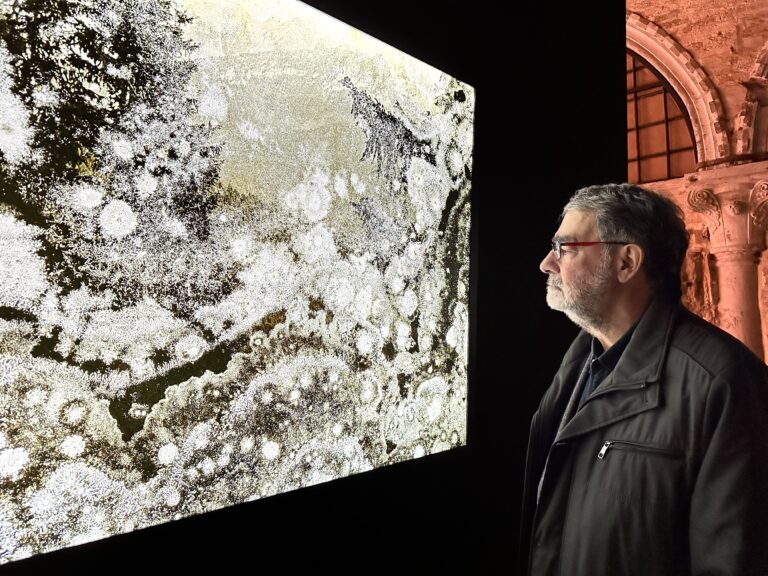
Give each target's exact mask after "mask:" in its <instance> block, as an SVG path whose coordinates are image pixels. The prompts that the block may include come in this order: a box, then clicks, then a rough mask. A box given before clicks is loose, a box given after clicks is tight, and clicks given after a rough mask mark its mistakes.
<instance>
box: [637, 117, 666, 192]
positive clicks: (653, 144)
mask: <svg viewBox="0 0 768 576" xmlns="http://www.w3.org/2000/svg"><path fill="white" fill-rule="evenodd" d="M664 128H665V126H664V124H656V125H655V126H648V127H646V128H640V156H648V155H650V154H659V153H662V152H666V150H667V134H666V130H665V129H664ZM640 173H641V175H642V177H643V179H645V174H643V169H642V167H641V168H640Z"/></svg>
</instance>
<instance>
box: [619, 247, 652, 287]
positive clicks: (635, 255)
mask: <svg viewBox="0 0 768 576" xmlns="http://www.w3.org/2000/svg"><path fill="white" fill-rule="evenodd" d="M644 259H645V253H644V252H643V249H642V248H641V247H640V245H639V244H625V245H624V246H621V247H620V248H619V251H618V254H617V258H616V262H617V267H618V270H617V278H618V280H619V282H621V283H625V282H629V281H630V280H631V279H632V278H634V277H636V276H637V274H638V273H639V272H640V270H641V268H642V267H643V260H644Z"/></svg>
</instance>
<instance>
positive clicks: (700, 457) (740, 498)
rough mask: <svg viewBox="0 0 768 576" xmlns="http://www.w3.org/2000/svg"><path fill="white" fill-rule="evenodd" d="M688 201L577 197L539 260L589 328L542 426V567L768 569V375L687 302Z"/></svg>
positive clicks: (598, 194)
mask: <svg viewBox="0 0 768 576" xmlns="http://www.w3.org/2000/svg"><path fill="white" fill-rule="evenodd" d="M687 246H688V237H687V234H686V231H685V226H684V224H683V221H682V219H681V217H680V212H679V209H678V208H677V207H676V206H675V205H674V204H673V203H672V202H671V201H669V200H667V199H665V198H664V197H662V196H659V195H658V194H655V193H653V192H650V191H647V190H644V189H642V188H640V187H638V186H632V185H628V184H621V185H617V184H609V185H605V186H591V187H588V188H584V189H581V190H579V191H577V192H576V193H575V194H574V196H573V197H572V198H571V199H570V201H569V202H568V204H567V205H566V206H565V209H564V210H563V215H562V220H561V223H560V227H559V228H558V230H557V233H556V234H555V236H554V238H553V239H552V249H551V251H550V252H549V253H548V254H547V256H546V257H545V258H544V260H543V261H542V263H541V266H540V267H541V270H542V272H544V273H546V274H547V275H548V279H547V304H549V306H550V307H551V308H553V309H554V310H559V311H561V312H564V313H565V314H566V316H568V318H570V319H571V320H572V321H573V322H575V323H576V324H577V325H578V326H579V327H581V328H582V331H581V332H580V333H579V335H578V336H577V337H576V339H575V340H574V341H573V343H572V345H571V347H570V348H569V349H568V351H567V352H566V354H565V357H564V358H563V361H562V363H561V365H560V369H559V370H558V372H557V374H556V375H555V378H554V381H553V383H552V385H551V386H550V388H549V389H548V390H547V392H546V393H545V394H544V397H543V399H542V401H541V404H540V406H539V409H538V411H537V412H536V414H535V415H534V417H533V421H532V423H531V434H530V439H529V444H528V457H527V463H526V473H525V491H524V501H523V526H522V538H521V541H522V546H521V557H522V560H523V570H524V571H525V572H526V573H528V574H530V575H532V576H540V575H555V574H556V575H562V576H599V575H610V576H626V575H631V574H638V575H641V574H642V575H643V576H664V575H669V576H681V575H701V576H704V575H711V576H714V575H734V576H735V575H755V576H757V575H762V576H766V575H768V426H767V424H766V423H768V368H766V365H765V364H763V363H762V362H761V361H760V360H759V359H758V358H757V357H755V356H754V355H753V354H752V353H751V352H750V351H749V350H748V349H747V348H746V347H745V346H743V345H742V344H741V343H740V342H738V341H737V340H736V339H734V338H733V337H732V336H730V335H729V334H727V333H726V332H723V331H722V330H720V329H719V328H717V327H715V326H713V325H711V324H708V323H707V322H705V321H704V320H702V319H701V318H699V317H697V316H695V315H693V314H692V313H690V312H689V311H688V310H686V309H685V308H684V307H683V306H682V305H681V304H680V295H681V292H680V268H681V265H682V262H683V258H684V257H685V252H686V249H687Z"/></svg>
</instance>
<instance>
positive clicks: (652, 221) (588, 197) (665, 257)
mask: <svg viewBox="0 0 768 576" xmlns="http://www.w3.org/2000/svg"><path fill="white" fill-rule="evenodd" d="M569 210H578V211H583V212H592V213H594V214H595V216H596V219H597V231H598V234H599V235H600V239H601V240H616V241H621V242H631V243H633V244H638V245H640V247H641V248H642V249H643V252H644V253H645V261H644V263H643V269H644V270H645V274H646V276H647V278H648V280H649V282H650V283H651V286H652V287H653V290H654V293H656V294H659V295H667V296H671V297H673V298H676V299H679V298H680V295H681V289H680V270H681V268H682V265H683V259H684V258H685V252H686V250H688V233H687V232H686V230H685V223H684V221H683V214H682V211H681V210H680V208H679V207H678V206H677V204H675V203H674V202H672V200H669V199H668V198H665V197H664V196H661V195H660V194H657V193H656V192H652V191H651V190H647V189H645V188H641V187H640V186H637V185H634V184H599V185H595V186H588V187H586V188H581V189H580V190H577V191H576V193H575V194H574V195H573V196H572V197H571V199H570V200H569V201H568V203H567V204H566V205H565V208H563V214H562V215H561V218H562V216H564V215H565V213H566V212H568V211H569Z"/></svg>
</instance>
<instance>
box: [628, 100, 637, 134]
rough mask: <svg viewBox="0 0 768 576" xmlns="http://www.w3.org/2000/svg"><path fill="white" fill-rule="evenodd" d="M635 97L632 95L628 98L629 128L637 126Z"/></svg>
mask: <svg viewBox="0 0 768 576" xmlns="http://www.w3.org/2000/svg"><path fill="white" fill-rule="evenodd" d="M635 120H636V119H635V99H634V98H633V97H632V96H630V97H629V100H627V128H629V129H632V128H635V127H636V126H635Z"/></svg>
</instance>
